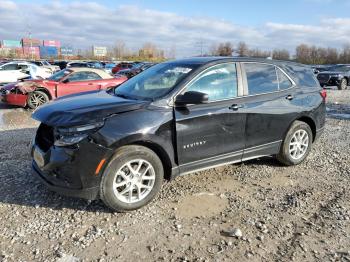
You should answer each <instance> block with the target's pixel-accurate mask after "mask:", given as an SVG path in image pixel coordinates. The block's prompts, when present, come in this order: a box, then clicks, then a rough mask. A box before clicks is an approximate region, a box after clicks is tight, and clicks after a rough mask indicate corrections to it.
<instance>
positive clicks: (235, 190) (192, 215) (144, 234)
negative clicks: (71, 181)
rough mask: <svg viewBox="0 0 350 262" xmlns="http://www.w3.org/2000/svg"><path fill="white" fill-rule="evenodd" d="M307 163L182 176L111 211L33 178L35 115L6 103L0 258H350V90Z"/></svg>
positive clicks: (333, 109)
mask: <svg viewBox="0 0 350 262" xmlns="http://www.w3.org/2000/svg"><path fill="white" fill-rule="evenodd" d="M327 108H328V109H327V124H326V129H325V133H324V135H323V136H322V137H321V139H320V140H319V141H318V142H316V143H315V144H314V146H313V149H312V152H311V154H310V155H309V157H308V159H307V160H306V161H305V162H304V163H302V164H301V165H299V166H295V167H284V166H281V165H280V164H279V163H278V162H277V161H276V160H274V159H273V158H269V157H266V158H262V159H258V160H252V161H249V162H246V163H243V164H237V165H229V166H224V167H220V168H216V169H210V170H208V171H204V172H199V173H194V174H191V175H186V176H182V177H179V178H177V179H176V180H174V181H172V182H170V183H166V184H164V186H163V188H162V191H161V193H160V195H159V196H158V197H157V199H156V200H155V201H153V202H152V203H151V204H150V205H148V206H147V207H145V208H143V209H141V210H138V211H135V212H131V213H125V214H120V213H112V212H110V210H108V209H107V208H106V207H105V206H104V205H103V204H102V203H101V202H100V201H93V202H87V201H84V200H79V199H73V198H67V197H63V196H59V195H57V194H55V193H52V192H49V191H48V190H47V189H46V188H45V187H44V186H43V185H41V184H40V182H38V181H37V180H36V179H35V178H34V177H32V175H31V173H30V157H29V142H30V140H31V138H32V137H33V135H34V133H35V128H36V126H37V123H36V122H35V121H33V120H30V112H29V111H26V110H24V109H18V108H9V107H7V106H6V105H3V104H2V105H1V104H0V181H1V184H0V218H1V220H0V230H1V234H0V261H60V262H63V261H67V262H68V261H291V260H293V261H350V201H349V199H350V90H345V91H337V90H329V92H328V104H327Z"/></svg>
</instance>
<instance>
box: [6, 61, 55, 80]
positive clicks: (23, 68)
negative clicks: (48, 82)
mask: <svg viewBox="0 0 350 262" xmlns="http://www.w3.org/2000/svg"><path fill="white" fill-rule="evenodd" d="M51 75H52V72H51V70H49V69H47V68H41V67H39V66H37V65H34V64H32V63H28V62H9V63H6V64H3V65H1V66H0V84H4V83H13V82H17V81H18V80H21V79H25V78H31V79H45V78H48V77H49V76H51Z"/></svg>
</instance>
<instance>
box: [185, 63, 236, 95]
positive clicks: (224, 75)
mask: <svg viewBox="0 0 350 262" xmlns="http://www.w3.org/2000/svg"><path fill="white" fill-rule="evenodd" d="M186 91H198V92H202V93H205V94H208V96H209V101H216V100H224V99H229V98H233V97H237V73H236V65H235V64H233V63H230V64H221V65H216V66H214V67H211V68H209V69H207V70H205V71H204V72H202V73H200V75H199V76H197V77H196V80H195V81H194V82H192V83H191V84H190V85H189V86H188V87H187V90H186Z"/></svg>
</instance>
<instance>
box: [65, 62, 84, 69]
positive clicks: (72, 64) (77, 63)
mask: <svg viewBox="0 0 350 262" xmlns="http://www.w3.org/2000/svg"><path fill="white" fill-rule="evenodd" d="M66 67H67V68H70V67H89V65H88V63H86V62H69V63H68V64H67V66H66Z"/></svg>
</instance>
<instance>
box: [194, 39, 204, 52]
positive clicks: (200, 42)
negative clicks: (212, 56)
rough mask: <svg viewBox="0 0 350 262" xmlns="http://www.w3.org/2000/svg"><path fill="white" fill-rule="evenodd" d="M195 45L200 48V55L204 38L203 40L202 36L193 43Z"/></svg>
mask: <svg viewBox="0 0 350 262" xmlns="http://www.w3.org/2000/svg"><path fill="white" fill-rule="evenodd" d="M195 46H196V47H197V48H199V50H200V56H203V50H204V40H203V38H202V37H201V38H200V39H199V40H198V41H197V42H196V43H195Z"/></svg>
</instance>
